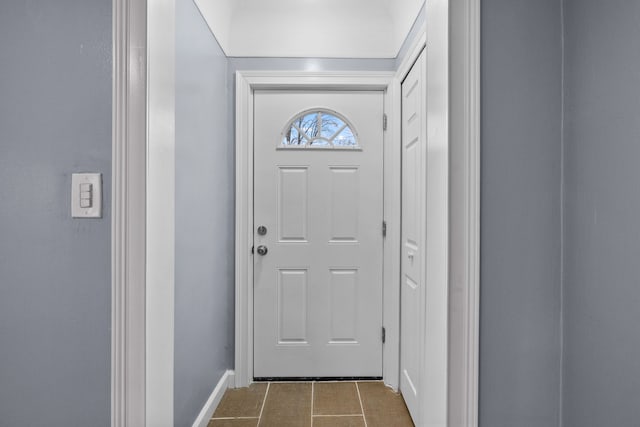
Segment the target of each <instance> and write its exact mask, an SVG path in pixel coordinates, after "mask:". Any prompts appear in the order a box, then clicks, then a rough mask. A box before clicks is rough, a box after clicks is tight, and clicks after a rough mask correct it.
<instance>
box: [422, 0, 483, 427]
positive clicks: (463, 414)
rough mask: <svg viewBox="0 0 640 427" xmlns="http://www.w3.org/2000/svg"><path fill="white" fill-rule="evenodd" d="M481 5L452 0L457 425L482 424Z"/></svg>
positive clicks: (452, 322)
mask: <svg viewBox="0 0 640 427" xmlns="http://www.w3.org/2000/svg"><path fill="white" fill-rule="evenodd" d="M480 2H481V0H462V1H458V2H448V3H449V11H448V15H449V19H448V22H449V28H448V31H447V33H448V35H449V41H448V45H449V72H448V76H449V140H450V147H449V150H450V151H449V152H450V161H449V165H450V175H449V176H450V182H449V204H450V209H451V211H450V218H449V225H450V229H449V244H450V246H449V357H448V359H449V375H448V387H449V388H448V395H449V404H448V425H449V426H452V427H453V426H456V427H457V426H472V427H477V426H478V378H479V371H480V369H479V345H480V341H479V340H480V318H479V313H480V96H481V94H480V87H481V84H480V25H481V16H480ZM428 4H429V2H427V5H428ZM427 15H429V11H428V10H427ZM435 19H437V17H435Z"/></svg>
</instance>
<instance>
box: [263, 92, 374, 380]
mask: <svg viewBox="0 0 640 427" xmlns="http://www.w3.org/2000/svg"><path fill="white" fill-rule="evenodd" d="M317 111H320V114H317ZM254 114H255V115H254V150H255V154H254V239H255V243H254V244H255V247H256V249H257V248H260V250H259V251H258V250H256V253H255V254H254V258H253V261H254V376H255V377H261V378H273V377H381V376H382V338H381V328H382V273H383V269H382V267H383V244H382V243H383V236H382V222H383V194H382V190H383V163H382V155H383V145H382V142H383V129H382V116H383V92H381V91H376V92H373V91H357V92H354V91H340V92H336V91H256V92H255V94H254ZM300 114H302V116H300ZM294 117H302V118H304V119H300V120H294V124H292V125H289V124H290V123H291V122H292V120H293V119H294ZM342 121H344V123H342ZM325 125H326V126H325ZM333 125H335V129H340V128H342V127H344V126H348V127H349V128H351V129H352V130H353V131H354V134H355V141H357V144H358V145H359V148H353V147H346V148H345V147H344V146H342V147H338V148H330V147H329V148H328V147H327V146H324V147H322V146H313V145H310V141H309V142H308V143H307V145H304V146H302V148H301V146H300V145H285V146H283V145H282V140H283V137H284V136H285V135H286V134H287V131H288V130H289V129H293V130H292V132H293V133H295V134H298V135H299V134H301V133H302V132H306V133H308V134H311V133H312V132H315V131H316V129H317V128H320V127H322V128H326V130H327V132H328V134H327V136H330V135H331V134H333V132H334V127H333ZM305 126H306V127H305ZM329 128H330V129H331V130H330V131H329ZM338 133H339V132H338ZM302 140H303V141H304V138H302ZM350 140H351V139H350ZM299 141H300V137H298V138H297V140H295V142H299ZM334 141H335V142H337V141H338V140H337V139H335V140H334ZM260 226H262V227H264V229H263V231H262V233H259V232H258V227H260ZM265 248H266V249H267V252H266V254H265V253H264V252H263V251H264V249H265Z"/></svg>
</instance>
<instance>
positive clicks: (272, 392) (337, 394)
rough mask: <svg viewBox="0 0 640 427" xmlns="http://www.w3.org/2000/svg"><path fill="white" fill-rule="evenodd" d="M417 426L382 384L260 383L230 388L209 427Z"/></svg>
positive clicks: (398, 395)
mask: <svg viewBox="0 0 640 427" xmlns="http://www.w3.org/2000/svg"><path fill="white" fill-rule="evenodd" d="M256 426H260V427H405V426H406V427H413V422H411V417H410V416H409V412H408V411H407V407H406V406H405V404H404V400H403V399H402V396H401V395H400V394H398V393H394V392H393V390H391V389H390V388H388V387H386V386H385V385H384V384H383V383H382V382H380V381H363V382H292V383H286V382H274V383H254V384H252V385H251V386H250V387H247V388H239V389H229V390H227V392H226V393H225V394H224V396H223V398H222V401H221V402H220V404H219V405H218V408H217V409H216V411H215V413H214V414H213V418H212V419H211V421H210V422H209V425H208V427H256Z"/></svg>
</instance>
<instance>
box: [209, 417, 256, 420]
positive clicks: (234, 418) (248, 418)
mask: <svg viewBox="0 0 640 427" xmlns="http://www.w3.org/2000/svg"><path fill="white" fill-rule="evenodd" d="M257 419H258V417H215V418H211V420H257Z"/></svg>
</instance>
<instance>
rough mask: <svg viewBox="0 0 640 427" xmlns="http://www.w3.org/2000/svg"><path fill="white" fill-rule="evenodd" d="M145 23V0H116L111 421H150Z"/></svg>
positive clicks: (116, 425) (117, 425)
mask: <svg viewBox="0 0 640 427" xmlns="http://www.w3.org/2000/svg"><path fill="white" fill-rule="evenodd" d="M146 25H147V4H146V1H133V0H114V1H113V118H112V121H113V128H112V139H113V142H112V146H113V152H112V203H111V213H112V224H111V283H112V297H111V426H112V427H125V426H143V425H145V366H146V361H145V280H146V278H145V266H146V263H145V258H146V247H145V240H146V205H145V200H146V159H147V152H146V111H147V89H146V85H147V52H146V44H147V34H146V32H147V30H146Z"/></svg>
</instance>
